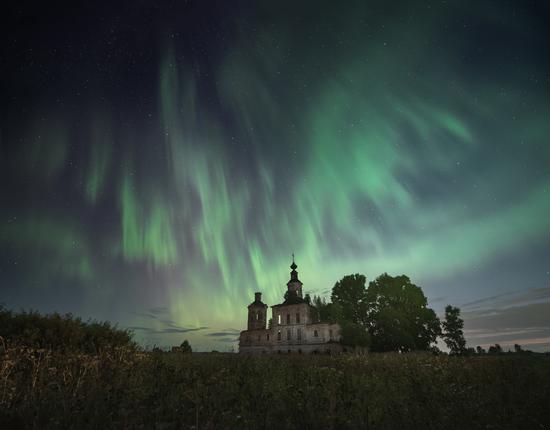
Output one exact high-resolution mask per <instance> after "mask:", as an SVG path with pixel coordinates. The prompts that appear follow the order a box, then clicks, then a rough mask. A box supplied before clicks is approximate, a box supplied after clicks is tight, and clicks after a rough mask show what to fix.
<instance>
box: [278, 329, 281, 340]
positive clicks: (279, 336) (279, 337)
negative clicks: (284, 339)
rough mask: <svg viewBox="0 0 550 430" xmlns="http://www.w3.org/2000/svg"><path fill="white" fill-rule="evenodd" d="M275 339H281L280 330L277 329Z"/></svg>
mask: <svg viewBox="0 0 550 430" xmlns="http://www.w3.org/2000/svg"><path fill="white" fill-rule="evenodd" d="M277 340H281V330H278V331H277Z"/></svg>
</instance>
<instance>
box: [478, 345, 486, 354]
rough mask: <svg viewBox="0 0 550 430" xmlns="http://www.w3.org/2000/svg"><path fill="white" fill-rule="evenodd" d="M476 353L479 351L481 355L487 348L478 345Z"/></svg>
mask: <svg viewBox="0 0 550 430" xmlns="http://www.w3.org/2000/svg"><path fill="white" fill-rule="evenodd" d="M476 353H478V354H479V355H483V354H485V350H484V349H483V348H482V347H481V346H479V345H478V346H476Z"/></svg>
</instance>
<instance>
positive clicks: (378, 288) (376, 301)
mask: <svg viewBox="0 0 550 430" xmlns="http://www.w3.org/2000/svg"><path fill="white" fill-rule="evenodd" d="M427 305H428V301H427V299H426V296H425V295H424V293H423V292H422V289H421V288H420V287H418V286H416V285H415V284H413V283H412V282H411V280H410V279H409V278H408V277H407V276H405V275H401V276H396V277H393V276H390V275H388V274H387V273H384V274H382V275H380V276H379V277H378V278H376V279H375V280H374V281H372V282H370V283H369V287H368V289H367V291H366V298H365V306H366V309H367V315H366V320H367V324H368V326H369V331H370V333H371V335H372V350H373V351H402V352H405V351H414V350H423V351H427V350H429V349H430V346H431V345H432V344H433V343H435V341H436V339H437V336H438V335H439V334H440V333H441V326H440V322H439V318H437V315H436V314H435V312H434V311H433V310H432V309H430V308H428V306H427Z"/></svg>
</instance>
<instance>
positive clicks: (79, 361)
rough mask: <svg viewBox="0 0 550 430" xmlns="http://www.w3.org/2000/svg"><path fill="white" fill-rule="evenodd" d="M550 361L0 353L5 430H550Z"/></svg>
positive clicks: (0, 409) (0, 421) (390, 356)
mask: <svg viewBox="0 0 550 430" xmlns="http://www.w3.org/2000/svg"><path fill="white" fill-rule="evenodd" d="M549 426H550V357H548V356H541V355H537V356H520V355H508V356H495V357H492V356H485V357H449V356H431V355H421V354H418V355H417V354H409V355H397V354H371V355H367V356H352V355H342V356H338V357H330V356H297V355H294V356H261V357H244V356H239V355H236V354H192V355H184V354H177V353H145V352H132V351H129V350H124V349H121V350H117V351H114V352H110V353H103V354H99V355H86V354H78V353H54V352H50V351H46V350H37V349H29V348H24V347H21V348H11V349H8V350H7V351H4V352H2V353H0V428H2V429H9V428H36V429H48V428H78V429H87V428H94V429H107V428H141V429H192V428H194V429H226V428H228V429H249V428H250V429H255V428H261V429H263V428H268V429H271V428H273V429H298V428H302V429H308V428H312V429H313V428H322V429H325V428H328V429H342V428H364V429H409V428H414V429H478V428H479V429H541V428H550V427H549Z"/></svg>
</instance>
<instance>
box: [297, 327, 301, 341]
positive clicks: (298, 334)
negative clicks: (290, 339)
mask: <svg viewBox="0 0 550 430" xmlns="http://www.w3.org/2000/svg"><path fill="white" fill-rule="evenodd" d="M296 338H297V339H298V340H301V339H302V329H301V328H299V329H298V332H297V333H296Z"/></svg>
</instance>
